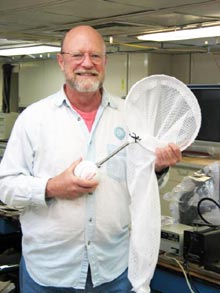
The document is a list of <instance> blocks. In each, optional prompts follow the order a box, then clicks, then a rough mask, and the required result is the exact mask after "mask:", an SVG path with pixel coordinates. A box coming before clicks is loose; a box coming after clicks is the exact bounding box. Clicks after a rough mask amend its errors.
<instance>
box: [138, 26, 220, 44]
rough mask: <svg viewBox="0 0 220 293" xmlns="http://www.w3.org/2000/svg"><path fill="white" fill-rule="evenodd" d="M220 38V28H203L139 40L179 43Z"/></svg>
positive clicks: (155, 35)
mask: <svg viewBox="0 0 220 293" xmlns="http://www.w3.org/2000/svg"><path fill="white" fill-rule="evenodd" d="M217 36H220V26H211V27H202V28H196V29H183V30H176V31H172V32H170V31H169V32H163V33H154V34H146V35H142V36H138V37H137V38H138V39H139V40H143V41H156V42H164V41H177V40H190V39H200V38H207V37H217Z"/></svg>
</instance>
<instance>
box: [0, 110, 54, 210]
mask: <svg viewBox="0 0 220 293" xmlns="http://www.w3.org/2000/svg"><path fill="white" fill-rule="evenodd" d="M29 118H30V117H29ZM27 125H28V123H27V115H25V114H24V115H23V113H22V114H20V116H19V117H18V118H17V121H16V123H15V125H14V128H13V130H12V133H11V136H10V139H9V141H8V144H7V147H6V150H5V153H4V156H3V159H2V161H1V164H0V191H1V192H0V200H1V201H2V202H3V203H5V204H7V205H10V206H12V207H14V208H19V209H20V208H25V207H27V206H30V205H46V201H45V188H46V184H47V181H48V179H49V178H48V177H43V178H40V177H37V176H34V173H33V165H34V156H35V146H34V144H35V143H36V141H37V131H38V130H37V127H36V129H33V127H32V133H31V135H30V133H29V128H28V126H27ZM33 137H35V139H36V141H33V139H32V138H33Z"/></svg>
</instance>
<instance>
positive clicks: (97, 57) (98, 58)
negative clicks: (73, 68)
mask: <svg viewBox="0 0 220 293" xmlns="http://www.w3.org/2000/svg"><path fill="white" fill-rule="evenodd" d="M61 54H62V55H70V57H71V59H72V60H73V61H75V62H77V63H81V62H83V61H84V60H85V57H86V54H87V53H68V52H61ZM88 55H89V58H90V60H91V61H92V63H94V64H100V63H101V62H102V60H103V56H104V55H102V54H98V53H88Z"/></svg>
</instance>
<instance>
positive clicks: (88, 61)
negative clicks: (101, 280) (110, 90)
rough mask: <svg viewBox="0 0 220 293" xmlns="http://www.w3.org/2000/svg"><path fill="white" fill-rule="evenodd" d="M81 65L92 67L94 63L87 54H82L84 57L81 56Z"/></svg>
mask: <svg viewBox="0 0 220 293" xmlns="http://www.w3.org/2000/svg"><path fill="white" fill-rule="evenodd" d="M81 65H83V66H85V67H93V66H94V63H93V62H92V58H91V56H90V55H89V54H85V55H84V58H83V61H82V64H81Z"/></svg>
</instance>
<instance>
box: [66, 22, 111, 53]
mask: <svg viewBox="0 0 220 293" xmlns="http://www.w3.org/2000/svg"><path fill="white" fill-rule="evenodd" d="M83 39H87V41H88V43H90V44H91V43H93V42H94V43H96V44H98V45H99V46H100V48H101V50H102V53H103V54H104V55H105V53H106V48H105V42H104V40H103V37H102V36H101V34H100V33H99V32H98V31H97V30H95V29H94V28H92V27H91V26H88V25H80V26H76V27H74V28H72V29H71V30H69V31H68V32H67V33H66V34H65V36H64V38H63V40H62V42H61V52H63V51H66V50H67V49H68V48H67V47H69V44H71V46H74V43H76V42H78V40H83Z"/></svg>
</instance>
